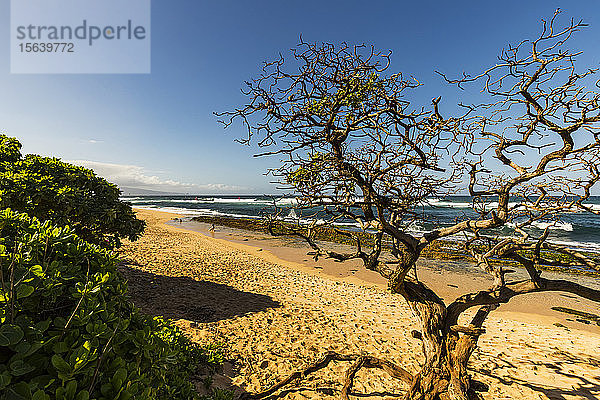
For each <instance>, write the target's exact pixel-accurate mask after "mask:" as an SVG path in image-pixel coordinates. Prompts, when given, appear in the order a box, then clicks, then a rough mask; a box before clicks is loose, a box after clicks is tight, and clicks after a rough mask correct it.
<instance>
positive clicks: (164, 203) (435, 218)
mask: <svg viewBox="0 0 600 400" xmlns="http://www.w3.org/2000/svg"><path fill="white" fill-rule="evenodd" d="M122 200H124V201H127V202H129V203H131V205H132V206H133V207H137V208H145V209H153V210H159V211H168V212H173V213H179V214H184V215H189V216H196V215H205V216H223V217H238V218H240V217H246V218H247V217H250V218H258V217H260V215H261V214H263V213H265V212H270V211H272V210H273V199H272V198H269V197H267V196H135V197H133V196H132V197H123V198H122ZM295 203H296V201H295V199H294V198H279V199H278V200H277V205H278V207H280V209H281V210H283V214H282V215H283V216H285V217H286V219H290V220H293V219H296V218H300V220H301V221H303V220H305V218H306V217H305V216H304V215H303V214H302V212H301V211H300V210H296V209H294V204H295ZM588 204H591V205H592V206H593V207H594V209H598V210H600V197H593V198H591V199H590V201H589V202H588ZM492 206H493V204H492ZM419 212H420V213H422V216H423V217H424V218H422V219H423V221H419V222H418V223H411V224H409V225H408V227H407V228H408V230H409V231H411V232H412V233H413V234H416V235H419V234H422V233H423V232H426V231H428V230H430V229H432V228H433V227H434V226H440V225H441V226H449V225H451V224H453V223H455V222H456V221H458V220H460V219H464V218H465V217H474V216H475V215H476V214H475V213H474V212H473V210H472V209H471V199H470V198H469V197H465V196H454V197H449V198H445V199H443V200H437V199H432V200H430V201H429V204H428V205H426V206H424V207H422V208H419ZM305 214H306V213H305ZM338 225H341V226H345V227H347V228H349V229H356V226H355V224H354V223H353V222H352V221H345V222H344V221H341V222H339V223H338ZM547 226H549V228H550V236H549V240H550V241H552V242H555V243H559V244H563V245H567V246H569V247H572V248H576V249H581V250H587V251H594V252H600V216H598V215H594V214H591V213H587V212H586V213H584V212H576V213H566V214H564V215H561V216H560V218H559V219H558V220H555V221H540V222H537V223H535V226H533V227H532V228H531V229H532V232H531V233H532V234H536V233H537V234H539V233H541V232H542V231H543V229H544V228H546V227H547ZM536 231H537V232H536ZM510 233H511V229H509V228H505V229H504V230H501V231H499V232H498V234H499V235H508V234H510ZM455 239H457V240H460V238H459V237H457V238H455Z"/></svg>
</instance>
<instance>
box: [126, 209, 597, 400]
mask: <svg viewBox="0 0 600 400" xmlns="http://www.w3.org/2000/svg"><path fill="white" fill-rule="evenodd" d="M138 215H139V217H141V218H143V219H145V220H146V221H147V222H148V228H147V231H146V234H145V235H144V236H143V237H142V238H141V239H140V240H138V241H137V242H134V243H126V244H125V245H124V246H123V247H122V257H123V258H124V259H125V260H126V263H127V265H126V266H125V267H124V268H123V271H124V273H125V274H126V276H127V277H128V279H129V282H130V283H129V285H130V292H131V297H132V299H133V301H134V302H135V303H136V305H137V306H138V307H140V308H141V309H142V310H143V311H145V312H147V313H150V314H154V315H163V316H165V317H167V318H171V319H173V320H175V321H176V324H177V325H179V326H180V327H181V328H182V329H183V330H184V331H185V332H186V334H187V335H188V336H189V337H190V338H191V339H192V340H194V341H197V342H200V343H206V342H207V341H217V342H221V343H224V344H225V346H226V348H227V358H228V362H226V364H225V367H224V370H223V371H222V373H221V374H219V375H217V376H216V378H215V381H214V385H217V386H219V387H226V388H230V389H233V390H236V391H238V392H240V391H242V390H246V391H250V392H255V391H258V390H260V389H264V388H265V387H266V386H268V385H269V384H270V383H272V382H274V381H275V380H278V379H280V378H282V377H284V376H286V374H289V373H290V372H293V371H295V370H296V369H298V368H299V367H302V366H304V365H306V364H307V363H309V362H311V361H314V360H315V359H316V358H317V357H318V356H319V355H320V354H322V353H323V352H325V351H326V350H335V351H338V352H342V353H348V354H350V353H354V354H358V353H361V352H367V353H370V354H373V355H376V356H378V357H382V358H388V359H391V360H393V361H394V362H396V363H398V364H400V365H402V366H404V367H405V368H407V369H409V370H410V371H416V369H417V367H418V365H419V363H420V362H421V361H422V360H421V356H420V352H419V347H420V342H419V341H418V340H417V339H414V338H412V337H411V335H410V332H411V330H413V329H418V328H417V325H416V320H415V318H414V317H413V316H412V315H411V312H410V310H409V309H408V307H407V305H406V304H405V303H404V301H403V300H402V298H401V297H399V296H397V295H392V294H391V293H389V292H387V291H386V290H385V286H384V285H381V284H378V283H377V282H369V281H368V280H364V279H359V278H357V277H356V276H350V274H346V275H344V274H342V275H343V276H341V277H339V276H335V274H334V273H331V274H325V273H323V271H324V269H315V268H314V266H310V265H307V263H306V262H304V261H303V260H304V259H299V260H298V261H291V260H290V259H289V257H287V259H286V257H283V258H282V257H279V256H278V255H277V254H274V253H276V252H272V251H269V250H266V249H263V248H257V247H256V246H251V245H248V244H245V243H239V241H238V242H237V243H236V242H232V241H226V240H223V239H216V238H211V237H207V236H206V235H203V234H202V233H199V232H194V231H189V230H184V229H182V228H180V227H178V226H171V225H166V224H165V222H167V221H169V220H171V219H172V218H175V217H177V215H174V214H167V213H159V212H152V211H147V210H138ZM288 256H289V254H288ZM346 268H347V267H346ZM426 271H427V270H426ZM427 274H429V275H427ZM436 274H437V275H436ZM426 275H427V276H426V278H427V279H431V280H433V281H435V280H436V279H437V281H438V286H439V287H448V286H447V285H446V284H445V281H446V280H448V274H442V273H440V272H439V271H438V272H436V271H434V270H431V271H429V272H426ZM440 280H441V281H442V282H440ZM449 281H450V280H449ZM462 281H464V278H463V279H462ZM428 283H429V282H428ZM478 284H479V283H477V282H476V283H475V285H478ZM450 289H454V288H453V287H449V289H448V290H450ZM461 289H462V288H461ZM446 295H447V296H450V297H451V296H452V293H451V290H450V292H448V293H447V294H446ZM554 296H558V295H554ZM557 299H558V298H556V299H554V300H553V298H548V297H543V298H541V300H540V299H538V300H537V301H535V302H530V303H525V302H522V303H520V304H521V305H520V306H519V307H517V308H515V307H513V308H507V309H505V310H504V311H500V312H497V313H495V314H493V315H492V316H491V317H490V318H489V319H488V321H487V322H486V324H485V328H486V330H487V332H486V333H485V334H484V335H483V336H482V337H481V339H480V346H479V348H478V349H477V350H476V352H475V354H474V356H473V357H472V361H471V365H470V370H471V373H472V374H473V376H474V378H475V379H476V380H478V381H480V382H484V383H486V384H488V385H489V387H490V389H489V391H488V392H484V393H481V394H482V396H483V397H484V398H485V399H515V398H519V399H592V398H600V355H599V354H600V333H597V332H594V331H593V329H595V328H594V327H588V328H587V329H588V331H583V330H578V329H573V328H564V327H557V326H554V325H553V323H554V322H556V321H557V319H556V318H555V317H553V316H552V315H550V314H546V315H544V312H540V313H532V310H533V311H535V310H537V309H543V308H540V307H539V303H540V302H542V301H543V302H548V301H550V302H551V303H554V301H555V300H556V301H558V300H557ZM559 300H560V301H562V302H564V301H571V302H572V301H575V300H573V299H569V298H560V299H559ZM532 304H536V307H532V306H531V305H532ZM561 304H563V303H561ZM586 307H590V306H589V305H586ZM596 310H597V308H596ZM597 331H598V330H597ZM347 366H348V365H347V364H344V363H339V364H334V365H332V367H330V368H329V369H327V370H324V371H321V372H319V373H317V374H315V375H314V376H309V377H308V378H307V379H306V380H305V381H304V382H303V384H302V385H303V386H306V387H311V388H314V387H323V386H328V387H331V386H335V382H339V381H341V379H342V378H343V375H344V372H345V369H346V368H347ZM402 388H403V386H402V384H400V383H398V382H397V381H394V380H392V379H390V378H388V377H387V376H386V375H385V374H384V373H383V372H380V371H374V370H368V371H363V372H361V373H360V375H359V378H358V379H357V380H356V383H355V390H356V391H359V392H363V393H372V392H382V391H388V392H392V393H398V392H400V391H401V390H402ZM287 398H289V399H306V398H315V399H317V398H319V399H325V398H335V396H327V395H325V394H323V393H315V392H313V391H309V390H305V391H299V392H294V393H290V394H289V395H288V396H287ZM372 398H388V397H385V396H383V397H382V396H380V397H372ZM390 398H391V397H390Z"/></svg>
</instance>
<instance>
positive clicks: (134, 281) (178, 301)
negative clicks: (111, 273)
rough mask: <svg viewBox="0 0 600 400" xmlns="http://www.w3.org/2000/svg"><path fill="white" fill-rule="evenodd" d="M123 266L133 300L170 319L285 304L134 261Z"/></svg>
mask: <svg viewBox="0 0 600 400" xmlns="http://www.w3.org/2000/svg"><path fill="white" fill-rule="evenodd" d="M120 270H121V272H122V273H123V275H124V276H125V277H126V278H127V280H128V287H129V297H130V298H131V300H132V301H133V303H134V304H135V305H136V306H137V307H138V308H140V309H141V310H142V311H143V312H144V313H146V314H151V315H162V316H163V317H164V318H168V319H173V320H177V319H185V320H188V321H194V322H202V323H205V322H215V321H220V320H223V319H228V318H232V317H235V316H241V315H245V314H248V313H254V312H259V311H265V310H267V309H269V308H277V307H280V306H281V305H280V303H279V302H277V301H275V300H273V299H272V298H271V297H269V296H265V295H261V294H256V293H249V292H243V291H240V290H237V289H235V288H233V287H231V286H227V285H223V284H219V283H214V282H208V281H199V280H195V279H193V278H190V277H188V276H167V275H159V274H154V273H151V272H148V271H143V270H141V269H138V268H135V267H133V266H132V265H123V266H121V268H120Z"/></svg>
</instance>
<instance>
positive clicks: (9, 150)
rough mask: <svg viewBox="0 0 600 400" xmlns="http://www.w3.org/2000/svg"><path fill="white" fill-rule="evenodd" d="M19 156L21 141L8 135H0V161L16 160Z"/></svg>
mask: <svg viewBox="0 0 600 400" xmlns="http://www.w3.org/2000/svg"><path fill="white" fill-rule="evenodd" d="M20 158H21V143H20V142H19V141H18V140H17V139H15V138H11V137H8V136H4V135H0V163H3V162H9V163H11V162H13V163H14V162H17V161H18V160H19V159H20Z"/></svg>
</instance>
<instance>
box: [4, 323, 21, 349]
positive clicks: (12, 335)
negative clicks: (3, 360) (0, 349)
mask: <svg viewBox="0 0 600 400" xmlns="http://www.w3.org/2000/svg"><path fill="white" fill-rule="evenodd" d="M23 335H24V334H23V330H22V329H21V327H20V326H18V325H13V324H4V325H2V326H0V346H12V345H15V344H17V343H19V342H20V341H21V339H23Z"/></svg>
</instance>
